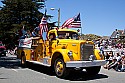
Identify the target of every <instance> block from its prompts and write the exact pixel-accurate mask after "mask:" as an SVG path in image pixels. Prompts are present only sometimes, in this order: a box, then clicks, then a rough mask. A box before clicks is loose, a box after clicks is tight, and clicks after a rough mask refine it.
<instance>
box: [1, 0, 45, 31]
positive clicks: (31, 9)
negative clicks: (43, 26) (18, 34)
mask: <svg viewBox="0 0 125 83" xmlns="http://www.w3.org/2000/svg"><path fill="white" fill-rule="evenodd" d="M2 3H3V4H4V6H3V7H2V9H1V10H0V29H1V30H2V31H3V32H5V31H14V32H15V31H16V30H18V29H19V28H20V27H22V26H23V25H25V26H26V27H27V29H29V28H31V27H32V28H34V27H36V26H37V25H38V24H39V23H40V20H41V18H42V16H43V13H40V12H39V11H38V9H39V8H43V6H44V4H41V5H42V6H40V4H39V6H38V5H37V3H36V2H32V0H4V1H2ZM17 28H18V29H17Z"/></svg>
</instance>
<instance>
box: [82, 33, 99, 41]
mask: <svg viewBox="0 0 125 83" xmlns="http://www.w3.org/2000/svg"><path fill="white" fill-rule="evenodd" d="M82 38H83V39H85V40H87V39H90V40H96V39H98V38H101V36H98V35H94V34H86V35H85V34H82Z"/></svg>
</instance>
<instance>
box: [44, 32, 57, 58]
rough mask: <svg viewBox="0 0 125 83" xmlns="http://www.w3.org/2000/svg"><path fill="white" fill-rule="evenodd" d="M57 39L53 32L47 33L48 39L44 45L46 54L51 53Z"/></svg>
mask: <svg viewBox="0 0 125 83" xmlns="http://www.w3.org/2000/svg"><path fill="white" fill-rule="evenodd" d="M56 45H57V41H56V35H55V33H50V34H49V41H47V45H46V54H47V55H48V56H50V55H52V53H53V51H54V50H55V49H56Z"/></svg>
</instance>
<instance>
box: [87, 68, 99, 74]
mask: <svg viewBox="0 0 125 83" xmlns="http://www.w3.org/2000/svg"><path fill="white" fill-rule="evenodd" d="M100 69H101V66H95V67H89V68H86V71H87V74H89V75H96V74H98V73H99V71H100Z"/></svg>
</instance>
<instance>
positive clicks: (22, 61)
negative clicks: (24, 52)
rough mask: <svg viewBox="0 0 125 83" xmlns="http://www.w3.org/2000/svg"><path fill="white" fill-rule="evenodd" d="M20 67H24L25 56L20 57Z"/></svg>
mask: <svg viewBox="0 0 125 83" xmlns="http://www.w3.org/2000/svg"><path fill="white" fill-rule="evenodd" d="M21 66H22V67H26V56H22V57H21Z"/></svg>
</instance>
